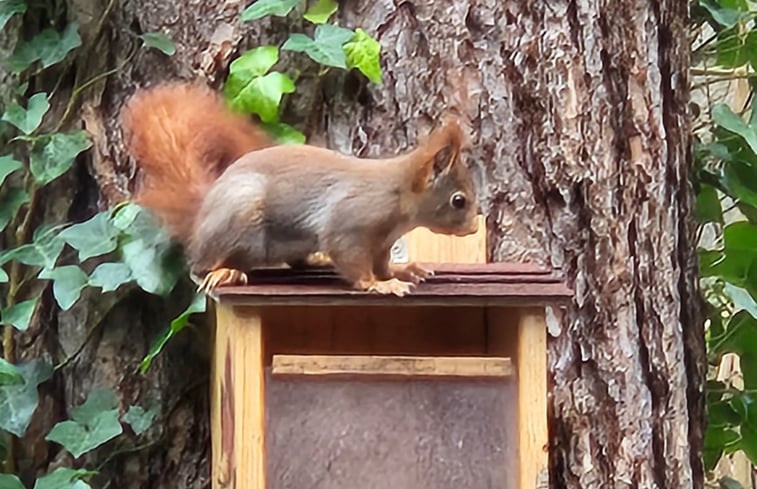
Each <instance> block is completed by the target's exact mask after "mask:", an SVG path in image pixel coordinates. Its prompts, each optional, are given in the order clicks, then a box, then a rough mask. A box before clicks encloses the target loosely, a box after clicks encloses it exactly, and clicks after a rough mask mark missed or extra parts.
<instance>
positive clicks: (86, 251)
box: [60, 212, 119, 262]
mask: <svg viewBox="0 0 757 489" xmlns="http://www.w3.org/2000/svg"><path fill="white" fill-rule="evenodd" d="M118 234H119V229H118V228H116V226H115V225H113V223H112V222H111V220H110V218H109V215H108V213H105V212H100V213H98V214H95V216H94V217H92V218H91V219H90V220H88V221H85V222H83V223H80V224H74V225H73V226H71V227H69V228H68V229H66V230H64V231H63V232H61V233H60V238H61V239H63V241H65V242H66V243H68V245H69V246H71V247H72V248H74V249H75V250H77V251H78V252H79V261H82V262H83V261H85V260H87V259H88V258H92V257H95V256H101V255H104V254H106V253H110V252H111V251H113V250H115V249H116V247H117V246H118Z"/></svg>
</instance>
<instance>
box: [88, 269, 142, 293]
mask: <svg viewBox="0 0 757 489" xmlns="http://www.w3.org/2000/svg"><path fill="white" fill-rule="evenodd" d="M133 278H134V277H133V276H132V274H131V269H130V268H129V266H128V265H127V264H125V263H101V264H100V265H98V266H97V268H95V269H94V271H93V272H92V275H90V276H89V285H90V286H92V287H100V288H101V289H102V291H103V292H113V291H114V290H118V288H119V287H120V286H122V285H123V284H125V283H128V282H130V281H131V280H132V279H133Z"/></svg>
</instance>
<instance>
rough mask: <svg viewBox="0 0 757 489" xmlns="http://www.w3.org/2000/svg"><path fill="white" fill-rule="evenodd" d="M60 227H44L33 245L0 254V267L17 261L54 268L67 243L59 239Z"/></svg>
mask: <svg viewBox="0 0 757 489" xmlns="http://www.w3.org/2000/svg"><path fill="white" fill-rule="evenodd" d="M57 231H58V227H57V226H56V227H47V226H42V227H39V228H37V230H36V231H35V232H34V239H33V241H32V242H31V243H28V244H25V245H21V246H19V247H17V248H13V249H10V250H7V251H3V252H2V253H0V265H2V264H4V263H7V262H9V261H10V260H17V261H19V262H21V263H23V264H24V265H31V266H38V267H42V268H53V267H54V266H55V262H56V261H58V256H59V255H60V252H61V251H63V247H64V246H65V245H66V242H65V241H63V240H62V239H60V238H59V237H58V234H57Z"/></svg>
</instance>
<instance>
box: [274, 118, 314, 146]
mask: <svg viewBox="0 0 757 489" xmlns="http://www.w3.org/2000/svg"><path fill="white" fill-rule="evenodd" d="M264 127H265V129H266V130H267V131H268V132H269V133H270V134H271V135H272V136H273V137H274V138H276V141H277V142H278V143H279V144H303V143H304V142H305V135H304V134H302V133H301V132H300V131H298V130H297V129H295V128H294V127H292V126H290V125H289V124H284V123H283V122H271V123H268V124H265V125H264Z"/></svg>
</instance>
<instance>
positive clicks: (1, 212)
mask: <svg viewBox="0 0 757 489" xmlns="http://www.w3.org/2000/svg"><path fill="white" fill-rule="evenodd" d="M27 202H29V194H27V193H26V190H24V189H22V188H15V187H14V188H11V189H8V191H7V192H6V193H5V195H3V196H2V197H0V231H3V230H4V229H5V227H6V226H7V225H8V223H9V222H11V221H12V220H13V218H14V217H15V216H16V214H17V213H18V210H19V209H20V208H21V206H22V205H24V204H26V203H27Z"/></svg>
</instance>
